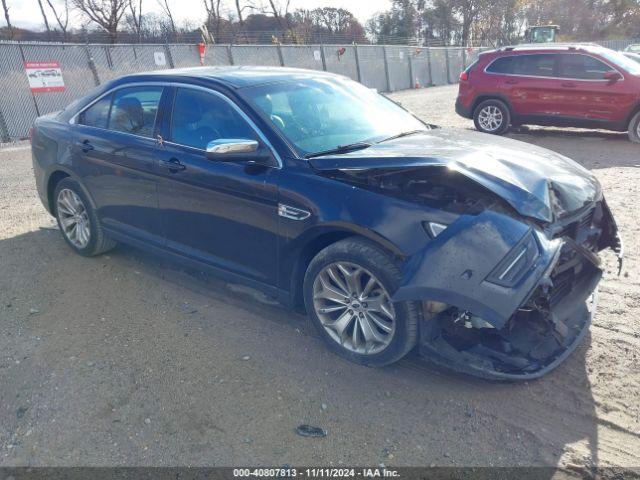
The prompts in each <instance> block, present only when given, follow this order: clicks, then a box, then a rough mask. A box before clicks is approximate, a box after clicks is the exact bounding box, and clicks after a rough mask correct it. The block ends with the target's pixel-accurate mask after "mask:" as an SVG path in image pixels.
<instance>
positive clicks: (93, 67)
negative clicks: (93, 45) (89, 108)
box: [84, 45, 100, 87]
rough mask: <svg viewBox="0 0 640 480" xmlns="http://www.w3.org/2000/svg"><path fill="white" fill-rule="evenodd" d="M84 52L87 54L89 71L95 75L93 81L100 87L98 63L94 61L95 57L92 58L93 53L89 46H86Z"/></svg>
mask: <svg viewBox="0 0 640 480" xmlns="http://www.w3.org/2000/svg"><path fill="white" fill-rule="evenodd" d="M84 51H85V52H86V54H87V63H88V64H89V70H91V74H92V75H93V81H94V82H95V84H96V87H97V86H98V85H100V76H99V75H98V69H97V68H96V62H94V61H93V57H92V56H91V52H90V51H89V45H85V46H84Z"/></svg>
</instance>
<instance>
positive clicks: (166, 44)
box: [164, 42, 176, 68]
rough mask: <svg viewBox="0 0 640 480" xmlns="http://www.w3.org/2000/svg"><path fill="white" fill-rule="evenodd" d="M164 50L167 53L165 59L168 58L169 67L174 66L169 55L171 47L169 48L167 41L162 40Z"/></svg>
mask: <svg viewBox="0 0 640 480" xmlns="http://www.w3.org/2000/svg"><path fill="white" fill-rule="evenodd" d="M164 51H165V53H166V55H167V60H169V67H170V68H176V66H175V65H174V63H173V57H172V56H171V49H170V48H169V42H164Z"/></svg>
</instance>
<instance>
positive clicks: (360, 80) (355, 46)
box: [353, 43, 362, 83]
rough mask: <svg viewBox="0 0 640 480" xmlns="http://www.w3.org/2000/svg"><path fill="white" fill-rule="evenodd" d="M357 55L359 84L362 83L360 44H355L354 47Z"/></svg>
mask: <svg viewBox="0 0 640 480" xmlns="http://www.w3.org/2000/svg"><path fill="white" fill-rule="evenodd" d="M353 48H354V49H355V50H354V51H355V55H356V74H357V75H358V82H360V83H362V72H361V71H360V56H359V55H358V44H357V43H356V44H354V47H353Z"/></svg>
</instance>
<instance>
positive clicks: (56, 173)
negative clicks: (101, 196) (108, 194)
mask: <svg viewBox="0 0 640 480" xmlns="http://www.w3.org/2000/svg"><path fill="white" fill-rule="evenodd" d="M65 178H71V179H72V180H74V181H76V182H77V183H78V185H80V188H81V189H82V191H83V193H84V194H85V195H86V196H87V198H88V199H89V202H90V203H91V206H92V207H93V208H96V204H95V202H94V200H93V196H92V195H91V194H90V193H89V191H88V190H87V188H86V186H85V185H84V184H83V183H82V181H81V180H80V179H79V178H78V177H77V175H75V174H74V173H73V172H72V171H71V170H69V169H67V168H65V167H63V166H61V165H55V166H54V167H53V168H52V170H51V171H50V172H49V174H48V175H47V181H46V198H47V205H46V207H47V209H48V210H49V213H51V214H52V215H55V213H56V212H55V201H54V198H53V194H54V192H55V191H56V186H57V185H58V183H60V182H61V181H62V180H64V179H65Z"/></svg>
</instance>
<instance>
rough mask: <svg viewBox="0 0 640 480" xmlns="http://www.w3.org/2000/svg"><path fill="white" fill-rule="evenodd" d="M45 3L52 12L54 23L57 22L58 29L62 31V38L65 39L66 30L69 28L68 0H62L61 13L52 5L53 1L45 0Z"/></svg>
mask: <svg viewBox="0 0 640 480" xmlns="http://www.w3.org/2000/svg"><path fill="white" fill-rule="evenodd" d="M47 4H48V5H49V8H50V9H51V11H52V12H53V16H54V18H55V19H56V23H57V24H58V27H60V30H61V31H62V39H63V40H66V39H67V30H68V29H69V0H64V3H63V7H62V10H63V13H62V12H61V13H59V12H58V10H57V9H56V8H55V7H54V6H53V3H52V2H51V0H47ZM63 15H64V17H63Z"/></svg>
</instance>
